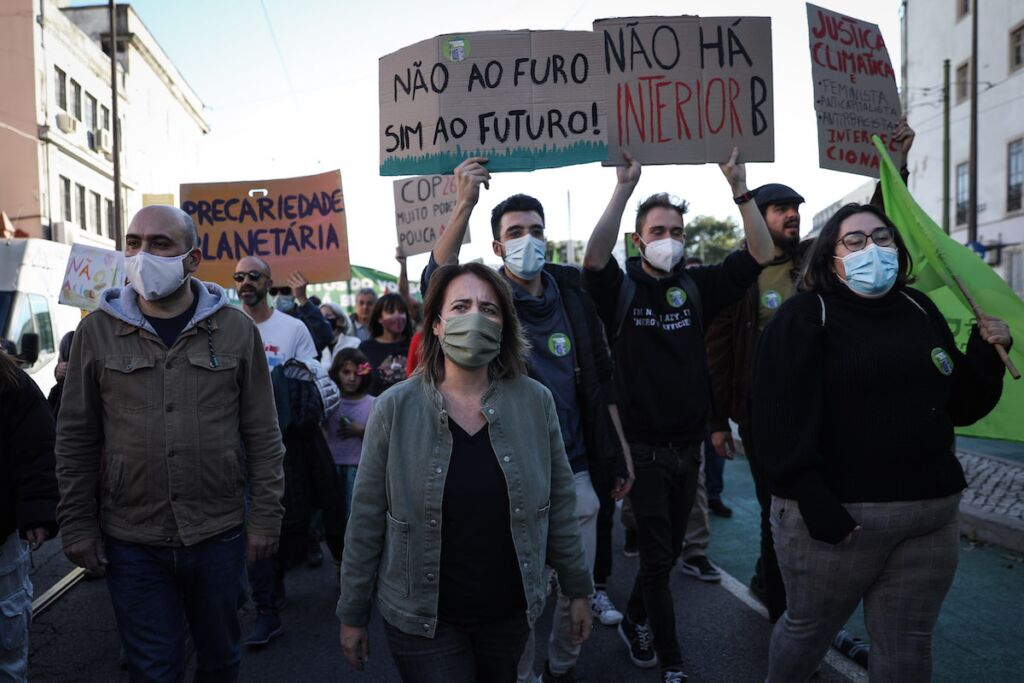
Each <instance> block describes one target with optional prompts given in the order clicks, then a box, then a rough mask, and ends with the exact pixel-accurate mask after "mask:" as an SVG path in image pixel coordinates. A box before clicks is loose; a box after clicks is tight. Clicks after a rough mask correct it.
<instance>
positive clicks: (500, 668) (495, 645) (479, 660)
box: [384, 612, 530, 683]
mask: <svg viewBox="0 0 1024 683" xmlns="http://www.w3.org/2000/svg"><path fill="white" fill-rule="evenodd" d="M384 632H385V633H386V634H387V637H388V645H389V646H390V647H391V657H392V658H393V659H394V660H395V666H396V667H398V674H399V676H401V678H402V683H515V680H516V673H517V671H516V669H517V667H518V664H519V658H520V657H521V656H522V654H523V648H524V647H525V646H526V638H527V637H528V636H529V635H530V626H529V624H528V622H527V621H526V613H525V612H519V613H517V614H515V615H513V616H510V617H505V618H503V619H498V620H497V621H492V622H490V623H489V624H482V625H480V626H476V627H462V626H453V625H451V624H446V623H444V622H438V624H437V628H436V629H435V630H434V637H433V638H424V637H423V636H414V635H410V634H408V633H405V632H404V631H400V630H399V629H397V628H395V627H394V626H392V625H391V624H389V623H388V622H387V621H386V620H385V621H384Z"/></svg>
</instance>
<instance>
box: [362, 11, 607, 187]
mask: <svg viewBox="0 0 1024 683" xmlns="http://www.w3.org/2000/svg"><path fill="white" fill-rule="evenodd" d="M600 54H601V45H600V41H599V39H598V37H597V36H596V35H595V34H594V33H592V32H590V31H487V32H478V33H463V34H458V35H454V34H453V35H444V36H437V37H436V38H431V39H429V40H424V41H421V42H419V43H416V44H414V45H410V46H409V47H406V48H403V49H401V50H399V51H397V52H394V53H392V54H389V55H386V56H384V57H382V58H381V59H380V74H379V83H380V173H381V175H425V174H431V173H450V172H451V171H452V170H453V169H454V168H455V167H456V166H457V165H458V164H459V163H460V162H461V161H462V160H463V159H465V158H467V157H470V156H483V157H487V158H488V159H490V163H489V164H488V169H489V170H491V171H530V170H533V169H535V168H553V167H556V166H568V165H571V164H581V163H586V162H590V161H597V160H599V159H604V158H605V156H606V151H605V133H606V131H605V104H604V103H605V90H606V89H607V88H606V77H605V74H604V70H603V69H601V68H600V66H599V62H600Z"/></svg>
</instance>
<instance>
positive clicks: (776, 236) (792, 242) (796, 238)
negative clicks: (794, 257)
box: [770, 216, 800, 252]
mask: <svg viewBox="0 0 1024 683" xmlns="http://www.w3.org/2000/svg"><path fill="white" fill-rule="evenodd" d="M770 232H771V236H772V242H773V243H774V244H775V246H777V247H779V248H780V249H783V250H785V251H787V252H791V251H793V250H794V249H796V246H797V245H798V244H800V216H790V217H789V218H787V219H786V220H785V221H784V222H783V223H782V229H781V230H779V231H775V230H771V231H770Z"/></svg>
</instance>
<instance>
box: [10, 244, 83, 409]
mask: <svg viewBox="0 0 1024 683" xmlns="http://www.w3.org/2000/svg"><path fill="white" fill-rule="evenodd" d="M70 253H71V247H70V246H68V245H67V244H62V243H60V242H52V241H50V240H44V239H35V238H27V239H6V240H0V338H2V339H3V340H5V341H8V342H10V343H11V344H13V346H14V348H15V351H16V353H17V354H22V352H23V351H27V349H26V348H23V347H24V346H25V345H23V341H24V336H25V335H26V334H35V335H38V338H39V356H38V358H36V359H35V360H34V362H32V363H30V364H21V365H22V368H23V369H24V370H25V372H27V373H28V374H29V375H31V376H32V379H34V380H35V382H36V384H38V385H39V388H40V389H41V390H42V391H43V394H46V393H48V392H49V391H50V389H51V388H52V387H53V385H54V384H56V380H55V379H54V376H53V370H54V366H56V364H57V349H58V347H59V345H60V340H61V338H62V337H63V336H64V335H65V334H67V333H68V332H72V331H74V329H75V328H76V327H77V326H78V322H79V321H80V320H81V319H82V311H81V310H79V309H77V308H74V307H73V306H65V305H63V304H59V303H57V300H58V298H59V297H60V288H61V285H62V284H63V282H64V272H65V269H66V268H67V263H68V255H69V254H70Z"/></svg>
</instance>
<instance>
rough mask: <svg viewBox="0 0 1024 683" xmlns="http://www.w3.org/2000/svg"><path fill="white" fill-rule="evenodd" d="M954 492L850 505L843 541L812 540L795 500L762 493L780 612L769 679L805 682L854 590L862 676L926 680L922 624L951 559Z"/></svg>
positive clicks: (928, 632)
mask: <svg viewBox="0 0 1024 683" xmlns="http://www.w3.org/2000/svg"><path fill="white" fill-rule="evenodd" d="M959 504H960V494H956V495H953V496H948V497H946V498H937V499H933V500H920V501H911V502H896V503H850V504H847V505H846V509H847V510H848V511H849V512H850V515H851V516H852V517H853V518H854V519H855V520H857V522H858V523H859V524H860V525H861V527H862V529H861V531H858V532H856V533H854V535H853V539H852V540H851V541H850V542H849V543H840V544H838V545H831V544H829V543H823V542H821V541H815V540H814V539H812V538H811V537H810V535H809V534H808V531H807V526H806V525H805V524H804V521H803V518H802V517H801V516H800V510H799V508H798V506H797V503H796V501H794V500H786V499H784V498H777V497H775V496H773V497H772V510H771V524H772V534H773V535H774V538H775V551H776V553H777V554H778V556H779V567H780V568H781V570H782V580H783V582H784V583H785V585H786V596H787V608H786V613H785V614H783V616H782V618H781V619H779V621H778V622H777V623H776V624H775V628H774V629H773V630H772V636H771V645H770V647H769V663H768V679H767V680H768V681H769V683H782V682H786V683H789V682H794V683H796V682H799V683H803V682H804V681H807V680H808V679H809V678H810V677H811V674H813V673H814V670H815V669H816V668H817V666H818V664H819V663H820V662H821V660H822V658H823V657H824V656H825V653H826V652H827V651H828V648H829V644H830V643H831V642H832V639H833V637H834V636H835V634H836V632H838V631H839V629H840V628H842V626H843V624H845V623H846V621H847V620H848V619H849V618H850V615H851V614H852V613H853V610H854V609H855V608H856V607H857V604H858V603H859V602H860V601H861V599H862V598H863V600H864V621H865V624H866V626H867V629H868V636H869V637H870V640H871V657H870V663H869V668H868V674H869V676H870V679H871V681H872V683H889V682H890V681H891V682H893V683H896V682H898V683H915V682H918V681H921V682H926V681H930V680H931V672H932V631H933V629H934V628H935V622H936V621H937V620H938V618H939V611H940V609H941V608H942V602H943V600H945V598H946V593H948V592H949V587H950V585H951V584H952V583H953V575H954V574H955V573H956V565H957V559H958V557H959V530H960V529H959V513H958V510H959Z"/></svg>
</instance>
